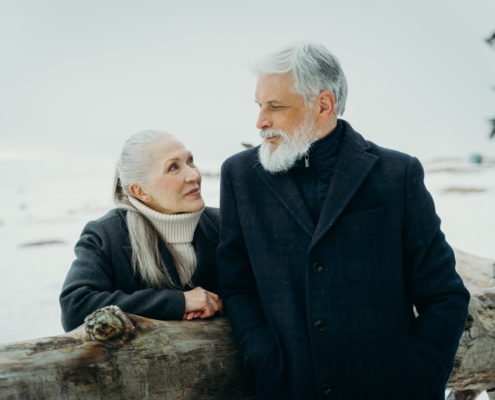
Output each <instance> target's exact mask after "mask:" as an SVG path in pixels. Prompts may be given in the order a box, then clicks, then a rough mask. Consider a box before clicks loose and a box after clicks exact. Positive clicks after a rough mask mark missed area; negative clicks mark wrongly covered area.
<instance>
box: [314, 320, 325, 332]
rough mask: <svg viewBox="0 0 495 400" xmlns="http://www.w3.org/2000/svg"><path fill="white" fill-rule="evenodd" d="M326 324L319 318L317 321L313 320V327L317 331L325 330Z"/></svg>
mask: <svg viewBox="0 0 495 400" xmlns="http://www.w3.org/2000/svg"><path fill="white" fill-rule="evenodd" d="M326 327H327V326H326V325H325V323H324V322H323V321H322V320H321V319H320V320H318V321H316V322H315V328H316V330H317V331H320V332H321V331H323V330H325V328H326Z"/></svg>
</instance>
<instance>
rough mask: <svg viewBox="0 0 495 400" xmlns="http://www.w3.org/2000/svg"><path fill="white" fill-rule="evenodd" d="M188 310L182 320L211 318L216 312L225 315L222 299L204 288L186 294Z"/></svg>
mask: <svg viewBox="0 0 495 400" xmlns="http://www.w3.org/2000/svg"><path fill="white" fill-rule="evenodd" d="M184 297H185V298H186V310H185V313H184V317H183V318H182V319H187V320H192V319H193V318H209V317H211V316H212V315H214V314H215V313H216V312H219V313H220V314H223V304H222V300H221V299H220V297H219V296H218V295H217V294H215V293H212V292H209V291H208V290H205V289H203V288H202V287H197V288H194V289H193V290H189V291H188V292H184Z"/></svg>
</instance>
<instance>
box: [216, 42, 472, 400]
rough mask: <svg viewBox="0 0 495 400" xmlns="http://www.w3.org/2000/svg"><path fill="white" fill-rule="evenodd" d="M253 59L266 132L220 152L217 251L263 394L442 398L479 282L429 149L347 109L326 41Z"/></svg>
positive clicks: (236, 326) (249, 368) (247, 359)
mask: <svg viewBox="0 0 495 400" xmlns="http://www.w3.org/2000/svg"><path fill="white" fill-rule="evenodd" d="M250 66H251V69H252V70H253V71H254V72H255V73H256V75H257V76H258V81H257V86H256V94H255V100H256V103H257V104H258V105H259V107H260V112H259V118H258V121H257V123H256V126H257V128H259V129H260V134H261V137H262V138H263V139H264V140H263V143H262V144H261V146H260V147H256V148H253V149H249V150H247V151H244V152H242V153H239V154H236V155H235V156H233V157H231V158H229V159H228V160H227V161H225V163H224V165H223V167H222V177H221V208H220V210H221V236H220V245H219V248H218V266H219V279H220V287H221V290H222V292H223V300H224V304H225V307H226V309H227V313H228V315H229V318H230V321H231V324H232V329H233V331H234V335H235V337H236V339H237V341H238V343H239V346H240V349H241V352H242V354H243V358H244V363H245V367H246V373H247V375H248V377H249V379H250V381H251V382H252V384H253V386H254V387H255V390H256V394H257V396H258V398H259V399H300V400H303V399H326V398H330V399H336V400H337V399H338V400H341V399H342V400H344V399H349V400H357V399H366V400H370V399H371V400H374V399H376V400H378V399H379V400H384V399H401V400H409V399H410V400H413V399H415V400H425V399H441V398H444V393H445V392H444V390H445V384H446V382H447V380H448V377H449V374H450V372H451V370H452V366H453V361H454V355H455V352H456V349H457V346H458V343H459V339H460V336H461V334H462V331H463V328H464V325H465V322H466V318H467V305H468V302H469V294H468V292H467V291H466V289H465V287H464V285H463V283H462V280H461V278H460V277H459V275H458V274H457V273H456V271H455V259H454V254H453V252H452V249H451V247H450V246H449V245H448V244H447V242H446V241H445V237H444V234H443V233H442V231H441V230H440V219H439V218H438V216H437V215H436V213H435V207H434V204H433V200H432V198H431V196H430V194H429V193H428V191H427V190H426V188H425V186H424V183H423V176H424V173H423V169H422V167H421V164H420V163H419V161H418V160H417V159H416V158H414V157H410V156H408V155H406V154H403V153H399V152H397V151H393V150H389V149H385V148H383V147H379V146H377V145H376V144H374V143H372V142H369V141H367V140H365V139H363V137H362V136H361V135H360V134H359V133H357V132H356V131H355V130H354V129H353V128H352V127H351V125H350V124H349V123H347V122H346V121H344V120H342V119H338V118H337V116H340V115H342V113H343V112H344V108H345V102H346V96H347V82H346V78H345V76H344V73H343V71H342V69H341V67H340V64H339V62H338V60H337V59H336V58H335V57H334V56H333V55H332V54H331V53H330V52H329V51H328V50H327V49H326V48H325V47H322V46H319V45H315V44H311V43H298V44H294V45H290V46H287V47H284V48H282V49H280V50H277V51H275V52H272V53H269V54H267V55H264V56H262V57H259V58H257V59H254V60H253V61H252V62H251V64H250ZM384 123H386V121H384ZM413 306H415V307H416V310H417V313H418V315H417V316H415V313H414V310H413Z"/></svg>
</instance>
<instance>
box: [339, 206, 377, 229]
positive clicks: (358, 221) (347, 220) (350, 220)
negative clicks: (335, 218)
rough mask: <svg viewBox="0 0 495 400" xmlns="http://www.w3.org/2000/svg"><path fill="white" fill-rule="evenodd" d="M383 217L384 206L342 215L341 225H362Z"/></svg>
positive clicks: (346, 226)
mask: <svg viewBox="0 0 495 400" xmlns="http://www.w3.org/2000/svg"><path fill="white" fill-rule="evenodd" d="M384 217H385V207H380V208H376V209H374V210H368V211H362V212H357V213H354V214H348V215H344V216H342V220H341V223H342V226H343V227H345V228H348V227H350V226H357V225H364V224H369V223H372V222H376V221H380V220H381V219H383V218H384Z"/></svg>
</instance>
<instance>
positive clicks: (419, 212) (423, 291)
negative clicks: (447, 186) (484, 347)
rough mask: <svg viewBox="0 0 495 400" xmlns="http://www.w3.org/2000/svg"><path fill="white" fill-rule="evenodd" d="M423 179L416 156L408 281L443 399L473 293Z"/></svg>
mask: <svg viewBox="0 0 495 400" xmlns="http://www.w3.org/2000/svg"><path fill="white" fill-rule="evenodd" d="M423 179H424V172H423V168H422V166H421V164H420V162H419V161H418V160H417V159H416V158H412V159H411V161H410V163H409V167H408V171H407V180H406V207H405V216H404V228H403V229H404V235H403V248H404V253H403V254H404V268H405V275H406V280H405V281H406V284H407V285H408V291H409V293H410V294H411V296H412V301H413V304H414V305H415V307H416V310H417V312H418V314H419V316H418V317H417V318H416V320H415V323H414V325H413V326H412V328H411V329H410V332H409V333H410V338H411V339H412V342H413V344H414V347H415V348H416V350H417V351H418V353H419V355H420V356H421V358H422V360H423V363H424V367H425V369H426V371H427V373H428V375H429V377H430V384H432V389H433V391H434V392H435V396H436V397H437V398H438V399H443V398H444V393H445V383H447V381H448V378H449V375H450V373H451V371H452V367H453V363H454V357H455V353H456V350H457V347H458V345H459V340H460V337H461V335H462V332H463V330H464V326H465V323H466V319H467V307H468V304H469V292H468V291H467V290H466V288H465V287H464V284H463V282H462V279H461V278H460V276H459V275H458V274H457V272H456V270H455V257H454V253H453V251H452V248H451V247H450V246H449V245H448V243H447V242H446V241H445V236H444V234H443V233H442V231H441V230H440V218H439V217H438V216H437V214H436V212H435V206H434V203H433V199H432V197H431V195H430V194H429V193H428V191H427V189H426V187H425V185H424V182H423ZM434 382H435V383H434ZM436 382H437V383H436ZM442 382H443V384H442Z"/></svg>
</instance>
